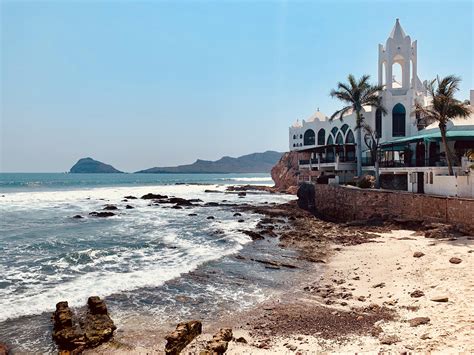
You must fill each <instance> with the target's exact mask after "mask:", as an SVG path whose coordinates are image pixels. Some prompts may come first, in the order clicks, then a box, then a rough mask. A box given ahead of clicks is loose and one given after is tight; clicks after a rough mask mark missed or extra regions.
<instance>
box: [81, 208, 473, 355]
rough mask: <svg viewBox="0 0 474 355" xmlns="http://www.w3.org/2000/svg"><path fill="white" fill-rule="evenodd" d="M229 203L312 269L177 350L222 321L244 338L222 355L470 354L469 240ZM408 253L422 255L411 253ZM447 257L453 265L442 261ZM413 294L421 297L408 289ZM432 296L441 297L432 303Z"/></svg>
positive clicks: (200, 342) (104, 349) (116, 347)
mask: <svg viewBox="0 0 474 355" xmlns="http://www.w3.org/2000/svg"><path fill="white" fill-rule="evenodd" d="M236 209H237V210H247V211H253V212H255V213H259V214H262V219H261V221H260V223H259V224H258V225H257V228H256V229H255V231H256V232H257V233H262V234H264V235H265V233H269V232H274V233H275V234H277V235H278V236H279V238H280V239H279V245H280V246H282V247H284V248H290V249H293V250H298V251H299V255H298V256H297V258H298V259H300V258H301V259H304V260H307V261H311V262H313V263H314V265H315V269H314V270H321V272H320V273H317V272H314V271H313V273H310V275H304V277H301V279H300V281H299V282H298V283H297V284H295V286H294V287H293V288H292V289H291V290H285V291H282V293H281V294H279V295H276V296H273V297H271V298H270V299H268V300H266V301H264V302H262V303H259V304H257V305H256V306H255V307H253V308H251V309H250V310H247V311H244V312H234V313H232V314H231V315H228V316H225V317H222V318H221V319H219V320H216V321H215V322H213V324H207V323H204V324H203V334H201V335H200V336H198V337H197V338H196V339H195V340H193V341H192V342H191V343H190V344H189V345H188V346H187V347H186V348H185V349H184V350H183V351H182V353H183V354H187V353H199V351H202V350H204V349H205V348H206V345H207V342H208V341H209V340H210V339H211V338H212V335H213V334H215V333H216V332H217V331H218V330H219V329H220V328H224V327H228V328H232V330H233V336H234V339H236V338H244V339H245V341H246V343H243V342H236V341H231V342H229V343H228V350H227V352H226V353H227V354H270V353H288V352H300V353H316V352H330V353H341V352H352V353H353V352H374V353H375V352H380V351H382V352H390V351H397V352H398V351H416V352H423V351H435V352H436V351H440V352H446V351H450V352H453V351H454V352H472V351H474V344H473V342H472V341H471V340H470V338H469V334H471V333H472V331H473V330H474V326H473V322H472V320H470V319H469V314H473V308H472V306H471V305H470V304H469V302H466V301H467V300H468V299H472V298H473V297H474V291H473V288H472V280H471V278H470V276H469V275H470V274H469V268H470V265H471V264H472V250H473V241H472V240H473V238H472V237H467V236H460V237H458V238H452V236H450V237H449V238H444V239H431V238H426V237H425V236H424V235H423V234H422V233H420V231H413V230H405V229H399V228H401V227H402V226H398V227H397V226H393V225H386V226H360V225H358V226H351V225H350V224H343V223H332V222H326V221H322V220H320V219H318V218H316V217H313V216H312V215H311V214H309V213H308V212H306V211H303V210H300V209H299V208H298V207H296V204H295V202H293V203H286V204H281V205H276V206H249V205H247V206H239V207H236ZM283 217H285V219H286V221H283V220H282V218H283ZM262 222H267V223H262ZM272 224H275V225H276V227H274V228H270V229H269V228H268V225H272ZM289 225H291V227H289ZM266 237H267V238H268V236H266ZM273 237H274V236H273ZM416 251H422V252H423V253H424V254H425V255H423V256H422V257H420V258H416V257H414V256H413V254H414V253H415V252H416ZM452 257H458V258H460V259H461V260H462V261H461V263H460V264H453V263H451V262H449V259H450V258H452ZM289 262H291V261H289ZM316 266H318V267H316ZM297 272H300V271H297ZM453 273H456V277H453ZM417 290H418V291H422V293H423V294H424V295H423V296H421V297H417V298H415V297H413V296H411V295H410V294H412V293H413V292H414V291H417ZM439 296H443V297H445V296H446V297H447V298H448V301H447V302H436V301H433V300H432V299H434V298H436V297H439ZM183 321H187V319H186V320H185V319H183ZM173 329H174V328H170V329H169V331H172V330H173ZM164 344H165V341H164V339H162V338H161V339H156V343H155V344H154V345H153V346H151V347H135V348H130V347H128V346H127V345H126V344H120V343H115V344H113V343H109V344H106V345H103V346H101V347H99V348H96V349H92V350H88V351H87V353H89V354H102V353H117V354H121V353H129V352H131V351H133V352H137V351H138V352H147V353H157V354H159V353H163V349H164Z"/></svg>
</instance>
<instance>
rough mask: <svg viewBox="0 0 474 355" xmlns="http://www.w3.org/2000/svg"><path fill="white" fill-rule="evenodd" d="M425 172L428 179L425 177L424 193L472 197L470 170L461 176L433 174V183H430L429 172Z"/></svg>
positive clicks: (473, 192) (473, 185) (472, 188)
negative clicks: (467, 173)
mask: <svg viewBox="0 0 474 355" xmlns="http://www.w3.org/2000/svg"><path fill="white" fill-rule="evenodd" d="M427 174H428V179H425V193H426V194H432V195H441V196H457V197H469V198H474V176H473V174H472V172H471V174H469V175H462V176H446V175H433V184H430V179H429V173H427ZM425 177H426V174H425Z"/></svg>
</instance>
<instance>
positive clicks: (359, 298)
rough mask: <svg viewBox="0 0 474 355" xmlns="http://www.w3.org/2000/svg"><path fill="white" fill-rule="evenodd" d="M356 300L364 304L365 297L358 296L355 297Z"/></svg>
mask: <svg viewBox="0 0 474 355" xmlns="http://www.w3.org/2000/svg"><path fill="white" fill-rule="evenodd" d="M357 300H358V301H360V302H365V296H359V297H357Z"/></svg>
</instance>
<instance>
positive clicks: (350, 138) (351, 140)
mask: <svg viewBox="0 0 474 355" xmlns="http://www.w3.org/2000/svg"><path fill="white" fill-rule="evenodd" d="M346 143H348V144H354V143H355V139H354V133H352V129H350V130H349V132H347V135H346Z"/></svg>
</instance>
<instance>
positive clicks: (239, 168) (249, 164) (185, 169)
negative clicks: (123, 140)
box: [137, 151, 283, 174]
mask: <svg viewBox="0 0 474 355" xmlns="http://www.w3.org/2000/svg"><path fill="white" fill-rule="evenodd" d="M282 154H283V153H279V152H274V151H266V152H264V153H253V154H247V155H242V156H241V157H238V158H232V157H222V158H221V159H219V160H216V161H210V160H201V159H198V160H196V162H194V163H193V164H188V165H178V166H174V167H161V168H160V167H157V168H151V169H146V170H141V171H137V173H151V174H152V173H269V172H270V170H272V167H273V166H274V165H275V164H276V163H277V162H278V160H280V158H281V156H282Z"/></svg>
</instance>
